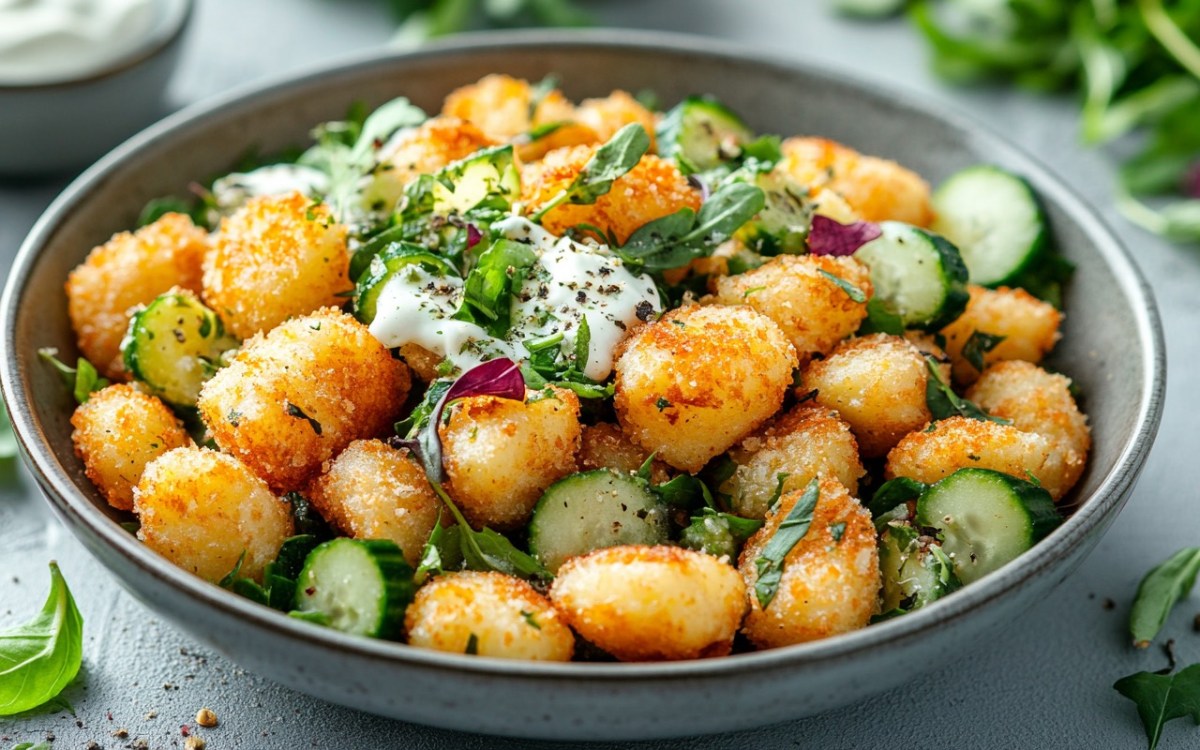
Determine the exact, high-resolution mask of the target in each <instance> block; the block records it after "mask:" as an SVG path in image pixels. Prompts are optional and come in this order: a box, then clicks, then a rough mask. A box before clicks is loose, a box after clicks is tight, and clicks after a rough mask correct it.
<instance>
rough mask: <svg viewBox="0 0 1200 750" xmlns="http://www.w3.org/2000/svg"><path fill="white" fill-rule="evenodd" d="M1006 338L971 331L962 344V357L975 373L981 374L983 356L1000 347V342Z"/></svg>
mask: <svg viewBox="0 0 1200 750" xmlns="http://www.w3.org/2000/svg"><path fill="white" fill-rule="evenodd" d="M1006 338H1008V337H1007V336H1000V335H997V334H993V333H984V332H983V331H971V335H970V336H969V337H968V338H967V342H966V343H965V344H963V348H962V356H963V359H965V360H967V362H969V363H970V364H971V367H974V368H975V371H976V372H983V367H984V362H983V355H985V354H987V353H988V352H990V351H991V350H993V349H995V348H996V347H997V346H999V345H1000V342H1001V341H1004V339H1006Z"/></svg>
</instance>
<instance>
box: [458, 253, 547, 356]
mask: <svg viewBox="0 0 1200 750" xmlns="http://www.w3.org/2000/svg"><path fill="white" fill-rule="evenodd" d="M536 264H537V254H536V253H534V252H533V250H532V249H530V247H529V245H526V244H524V243H521V242H514V241H512V240H505V239H500V240H496V241H495V242H494V243H493V244H492V246H491V247H489V248H488V249H487V250H485V251H484V253H483V254H482V255H480V256H479V262H478V263H477V264H476V266H475V268H473V269H471V272H470V273H469V274H467V279H466V281H465V282H464V284H463V301H462V305H461V306H460V307H459V309H458V312H456V313H455V314H454V319H455V320H465V321H468V322H471V323H477V324H478V325H481V326H483V327H484V328H485V329H487V332H488V333H489V334H491V335H492V336H495V337H496V338H504V337H505V335H506V334H507V333H508V329H509V327H510V326H511V317H512V296H513V293H514V292H515V291H517V290H519V289H520V288H521V282H522V281H524V279H525V276H526V274H527V273H528V272H529V270H530V269H531V268H533V266H534V265H536Z"/></svg>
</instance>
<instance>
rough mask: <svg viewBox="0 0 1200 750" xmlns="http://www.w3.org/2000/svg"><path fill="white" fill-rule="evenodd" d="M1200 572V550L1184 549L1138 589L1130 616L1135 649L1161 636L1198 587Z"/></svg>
mask: <svg viewBox="0 0 1200 750" xmlns="http://www.w3.org/2000/svg"><path fill="white" fill-rule="evenodd" d="M1198 572H1200V547H1187V548H1185V549H1181V550H1179V551H1178V552H1176V553H1175V554H1173V555H1171V556H1170V557H1169V558H1167V559H1166V560H1164V561H1163V562H1161V563H1160V564H1158V565H1157V566H1155V568H1154V569H1153V570H1151V571H1150V572H1149V573H1147V574H1146V576H1145V577H1144V578H1143V579H1142V582H1141V584H1139V585H1138V592H1137V596H1136V597H1135V598H1134V600H1133V609H1132V611H1130V613H1129V635H1130V636H1132V637H1133V645H1135V646H1137V647H1138V648H1146V647H1147V646H1149V645H1150V642H1151V641H1153V640H1154V638H1155V636H1157V635H1158V631H1159V630H1161V629H1162V626H1163V623H1165V622H1166V621H1167V616H1168V615H1170V614H1171V610H1172V609H1173V608H1174V607H1175V604H1176V603H1177V602H1178V601H1179V600H1180V599H1183V598H1184V597H1186V596H1187V595H1188V594H1189V593H1190V592H1191V590H1192V588H1193V587H1194V586H1195V585H1196V574H1197V573H1198Z"/></svg>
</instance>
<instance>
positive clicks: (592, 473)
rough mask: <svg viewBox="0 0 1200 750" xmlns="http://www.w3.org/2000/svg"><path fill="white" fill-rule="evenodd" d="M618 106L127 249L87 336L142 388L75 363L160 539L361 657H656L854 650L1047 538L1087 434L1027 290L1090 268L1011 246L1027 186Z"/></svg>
mask: <svg viewBox="0 0 1200 750" xmlns="http://www.w3.org/2000/svg"><path fill="white" fill-rule="evenodd" d="M589 93H592V94H594V95H593V96H592V97H591V98H587V99H584V100H582V101H579V102H574V101H571V100H569V99H568V98H567V97H566V96H564V94H563V93H562V91H560V90H559V89H558V88H556V84H555V83H554V82H552V81H549V80H547V81H543V82H541V83H537V82H530V81H525V80H521V79H518V78H514V77H511V76H507V75H502V74H496V75H489V76H487V77H485V78H483V79H482V80H480V81H478V82H475V83H472V84H467V85H464V86H463V87H461V88H459V89H457V90H455V91H453V92H450V94H449V95H448V96H447V97H446V99H445V102H444V105H443V107H442V110H441V112H440V113H437V114H435V116H433V117H427V116H426V115H425V113H424V112H421V111H420V110H418V109H416V107H414V106H413V105H412V104H411V103H409V102H407V100H403V99H398V100H395V101H392V102H389V103H388V104H386V105H385V107H386V110H385V112H384V116H381V117H378V118H373V119H368V120H367V121H366V122H363V121H360V120H357V119H354V120H348V121H346V122H335V123H327V124H326V125H324V126H322V127H321V128H319V129H318V131H317V132H319V133H320V134H321V137H320V138H319V139H318V140H317V142H316V143H315V144H314V145H313V146H312V147H311V148H310V149H309V150H308V151H306V152H305V153H304V154H303V155H301V156H300V157H299V158H298V160H297V161H296V163H294V164H290V163H275V164H271V165H269V166H264V167H263V168H262V169H261V171H260V170H250V171H248V172H244V173H238V174H237V175H234V177H236V178H237V179H236V180H232V181H231V182H230V183H229V184H234V183H236V186H237V190H238V191H239V193H238V195H237V196H232V197H231V195H225V194H222V193H221V191H222V190H223V188H222V187H221V184H220V183H218V184H215V185H214V187H213V190H214V196H209V197H206V198H205V199H204V200H203V201H202V202H200V203H198V204H197V205H196V207H195V210H194V211H193V212H192V216H193V218H194V221H193V219H189V218H188V217H186V216H184V215H182V214H167V215H165V216H162V217H160V218H158V219H157V220H156V221H153V222H152V223H150V224H149V225H147V226H144V227H142V228H140V229H137V230H136V231H134V232H132V233H128V232H125V233H121V234H118V235H116V236H114V237H113V238H112V239H110V240H109V241H107V242H105V243H103V244H100V245H99V246H97V247H96V248H95V249H93V250H92V251H91V253H90V254H88V255H87V257H86V259H85V260H84V261H83V262H82V263H81V264H80V265H79V266H78V267H77V268H76V269H75V270H73V271H72V272H71V273H70V276H69V278H68V280H67V283H66V291H67V305H68V313H69V316H70V319H71V322H72V326H73V328H74V333H75V336H76V340H77V342H78V347H79V350H80V352H81V353H82V355H83V356H84V357H85V358H86V359H87V360H89V361H90V362H91V363H93V364H94V365H95V366H96V368H97V369H98V370H99V371H100V373H101V374H104V375H106V376H107V377H108V378H110V379H114V380H119V381H128V382H119V383H118V384H116V385H107V384H106V383H104V382H103V381H98V380H96V378H91V377H89V375H88V370H87V368H86V365H85V363H83V362H80V363H79V364H80V366H79V368H78V370H73V369H72V368H70V367H68V366H67V365H65V364H63V363H57V365H58V367H59V371H60V372H62V373H65V374H67V375H68V376H70V377H72V378H73V382H74V388H73V389H72V390H73V395H74V396H75V397H76V399H77V400H78V401H79V402H81V403H80V405H79V406H78V408H76V409H75V411H74V413H73V415H72V416H71V418H70V419H71V425H72V427H73V429H74V432H73V434H72V439H73V442H74V445H75V450H76V453H77V456H78V457H79V460H80V462H81V468H82V471H83V472H84V473H86V475H87V476H88V477H89V478H90V479H91V481H92V482H93V483H94V484H95V485H96V488H97V490H98V492H99V494H100V495H101V496H103V498H104V499H105V500H106V501H107V502H108V503H109V504H110V505H111V506H112V508H113V509H115V512H117V513H129V514H131V515H130V516H129V520H131V521H136V524H137V526H138V531H137V536H138V538H139V539H141V540H142V541H143V542H144V543H145V544H146V545H147V546H148V547H149V548H151V549H152V550H154V551H156V552H157V553H159V554H160V555H161V556H162V557H163V558H164V559H165V560H166V561H168V562H169V563H171V564H174V565H177V566H179V567H180V568H183V569H184V570H187V571H190V572H192V573H194V574H195V575H198V576H200V577H202V578H204V579H206V580H209V581H213V582H219V583H220V584H221V585H223V586H227V587H229V588H231V589H232V590H233V591H235V592H236V593H238V594H241V595H243V596H247V597H250V598H252V599H255V600H256V601H259V602H260V603H262V604H265V605H266V606H270V607H274V608H276V609H279V610H282V611H290V610H293V609H295V610H298V612H297V613H296V614H299V615H302V616H303V618H304V619H306V620H310V621H312V622H315V623H318V624H321V625H323V626H326V627H332V628H337V629H340V630H342V631H345V632H347V633H352V634H356V635H363V636H369V637H375V638H384V639H393V640H400V641H404V642H405V643H407V644H408V645H409V646H411V647H414V648H424V649H432V650H437V651H443V652H449V653H456V654H467V655H476V656H483V657H492V658H501V659H523V660H531V661H568V660H572V659H574V660H596V659H604V660H612V659H616V660H618V661H623V662H636V661H666V660H684V659H702V658H712V657H725V656H728V655H729V654H731V653H734V652H740V651H744V650H750V649H768V648H778V647H786V646H790V645H793V644H799V643H804V642H808V641H812V640H817V639H821V638H830V637H836V636H838V635H839V634H842V633H847V632H849V631H852V630H856V629H859V628H863V627H866V626H868V625H869V624H870V623H871V622H874V621H876V620H877V619H879V618H890V617H897V616H902V615H904V614H906V613H908V612H911V611H913V610H915V609H919V608H920V607H923V606H926V605H928V604H929V603H931V602H933V601H935V600H937V599H938V598H940V597H942V596H946V595H951V594H952V593H953V591H954V590H956V589H957V588H959V587H960V586H962V585H963V584H964V583H966V584H968V585H969V584H971V582H972V581H974V580H975V579H976V578H978V577H980V576H984V575H986V574H987V572H988V571H990V570H992V569H995V568H996V567H999V566H1001V565H1004V564H1005V563H1006V562H1008V560H1009V559H1011V558H1012V557H1014V556H1016V555H1019V554H1021V553H1022V552H1023V551H1024V550H1026V549H1028V548H1029V547H1031V546H1032V545H1034V544H1036V543H1037V542H1038V540H1039V539H1040V538H1041V537H1042V536H1044V535H1045V534H1047V533H1049V532H1050V530H1051V529H1052V528H1053V526H1054V525H1055V523H1056V522H1057V520H1058V519H1059V518H1060V517H1061V513H1062V511H1061V510H1058V509H1056V506H1055V505H1054V501H1061V500H1063V499H1064V498H1065V497H1068V496H1069V494H1070V492H1071V491H1072V488H1073V487H1075V486H1076V485H1077V484H1079V483H1080V482H1082V481H1084V477H1085V476H1086V472H1087V458H1088V454H1089V452H1090V450H1091V432H1090V428H1089V425H1088V420H1087V416H1086V415H1085V414H1084V412H1083V411H1082V410H1081V409H1080V406H1079V403H1078V402H1077V391H1076V390H1075V388H1074V386H1073V384H1072V382H1071V380H1070V379H1069V378H1068V377H1067V376H1065V375H1059V374H1055V373H1053V372H1051V371H1049V370H1048V369H1044V368H1043V366H1042V364H1041V363H1043V362H1044V361H1048V362H1050V363H1051V365H1047V366H1053V363H1054V360H1053V359H1049V360H1047V359H1046V358H1047V357H1052V349H1053V347H1054V345H1055V343H1056V342H1057V341H1058V339H1059V337H1060V335H1061V334H1060V332H1059V327H1060V323H1061V320H1062V314H1061V313H1060V312H1059V311H1058V310H1057V309H1056V308H1055V307H1054V305H1053V304H1051V303H1050V302H1047V301H1043V300H1041V299H1038V298H1036V297H1035V296H1033V294H1032V293H1031V292H1030V291H1027V290H1026V289H1023V288H1021V287H1020V285H1018V284H1016V283H1014V281H1013V280H1014V279H1021V280H1024V281H1026V282H1027V283H1028V285H1029V288H1030V289H1047V288H1050V286H1052V285H1054V284H1061V283H1062V277H1061V268H1062V265H1063V264H1054V263H1049V264H1048V265H1047V268H1050V267H1051V266H1054V267H1053V268H1052V269H1051V270H1049V271H1046V272H1045V273H1046V274H1048V275H1047V276H1046V278H1044V279H1041V278H1040V277H1039V276H1038V274H1039V273H1041V271H1039V263H1043V262H1046V261H1047V260H1049V261H1053V260H1054V259H1053V257H1052V256H1051V253H1052V252H1053V251H1052V248H1048V247H1045V246H1043V245H1042V244H1041V240H1040V239H1039V240H1038V244H1037V245H1036V247H1035V246H1033V245H1029V244H1027V243H1026V244H1022V242H1021V241H1020V240H1019V239H1015V238H1019V237H1020V236H1026V235H1030V236H1033V235H1036V236H1037V237H1038V238H1043V237H1048V236H1050V235H1051V233H1050V232H1049V230H1048V229H1047V228H1046V227H1033V229H1037V230H1038V231H1036V232H1026V233H1024V234H1022V233H1021V232H1012V231H1008V229H1009V228H1010V227H1009V224H1011V221H1009V219H1012V218H1013V217H1026V218H1027V217H1030V216H1033V217H1041V216H1042V214H1041V212H1040V211H1037V210H1036V206H1035V205H1031V204H1028V203H1025V204H1021V205H1015V204H1014V205H1005V204H1003V202H1001V204H999V205H995V206H989V210H988V211H987V212H981V213H979V214H978V215H977V214H976V212H974V208H973V206H974V205H975V204H974V203H973V201H975V200H976V199H977V198H978V196H980V195H990V193H989V191H988V189H987V186H988V185H993V186H995V185H1002V184H1008V185H1009V186H1010V187H1012V186H1014V185H1017V186H1019V187H1020V188H1021V189H1020V190H1015V189H1014V190H1007V191H1000V192H1001V193H1003V195H1005V196H1008V197H1007V198H1005V199H1004V200H1008V201H1015V200H1027V201H1033V200H1034V199H1033V197H1032V195H1031V194H1030V192H1029V190H1028V189H1027V187H1025V186H1024V183H1023V182H1021V181H1020V178H1019V177H1017V176H1015V175H1011V174H1008V173H1006V172H1003V171H1002V170H999V169H998V168H994V167H978V168H972V169H970V170H964V172H962V173H960V174H959V175H956V176H954V177H953V178H952V179H950V180H949V181H947V182H946V183H943V185H941V186H940V187H939V188H938V191H937V192H935V193H934V194H933V195H932V196H931V192H930V187H929V185H928V184H927V183H926V182H925V181H924V180H923V179H922V178H921V177H920V176H919V175H918V174H917V173H916V172H914V171H912V170H911V169H909V168H907V167H905V166H901V165H899V164H897V163H895V162H892V161H889V160H886V159H883V158H879V157H875V156H871V155H867V154H863V153H860V152H859V151H858V150H856V149H854V148H852V147H851V146H849V145H846V144H842V143H839V142H836V141H833V140H829V139H826V138H817V137H801V136H796V137H789V138H784V139H776V138H771V137H767V138H763V137H760V135H759V134H757V133H755V132H754V131H753V130H752V129H751V128H750V127H749V126H748V125H747V124H746V123H745V122H744V121H742V120H741V118H740V117H738V115H737V114H736V113H734V112H732V111H731V110H729V109H728V108H727V107H725V106H724V105H723V104H721V103H720V102H718V101H716V100H715V99H713V98H712V97H705V96H696V97H690V98H688V99H685V100H684V101H682V102H680V103H679V104H677V105H676V106H675V107H673V108H672V109H670V110H669V111H667V112H658V111H655V110H654V109H652V108H650V107H648V106H647V105H646V104H644V103H643V102H642V101H639V99H640V98H641V96H640V95H639V97H637V98H635V97H634V96H632V95H630V94H629V93H628V92H625V91H613V92H609V93H606V92H602V91H599V92H589ZM385 122H386V123H388V124H387V125H385V124H384V123H385ZM981 181H982V182H981ZM955 191H959V192H958V193H957V194H955ZM234 197H236V200H234V199H233V198H234ZM935 208H936V213H937V218H938V222H936V223H935V222H934V221H933V220H934V214H935ZM1006 217H1007V218H1006ZM1014 220H1015V219H1014ZM1021 220H1022V221H1024V220H1026V219H1021ZM1037 220H1038V221H1043V220H1044V219H1041V218H1038V219H1037ZM988 222H993V224H988ZM997 222H998V223H997ZM931 224H932V225H935V226H941V225H943V224H944V225H946V226H960V227H961V226H969V227H971V228H972V230H973V231H974V230H978V232H977V233H976V234H978V236H979V237H985V238H987V240H986V243H985V244H986V248H983V249H981V247H977V246H970V247H968V246H964V247H961V248H960V247H958V246H956V245H954V244H953V243H951V242H950V241H949V240H947V239H946V238H944V237H940V236H938V235H936V234H934V233H933V232H932V231H931V230H929V227H930V226H931ZM97 239H102V238H97ZM985 250H986V253H990V255H988V256H987V257H984V255H983V253H984V252H985ZM964 258H969V259H970V261H971V262H970V264H968V263H967V262H966V260H964ZM968 265H970V266H971V267H972V268H976V269H978V268H986V269H987V270H988V272H989V273H990V274H992V276H991V277H989V278H990V279H991V281H994V282H995V283H990V282H989V283H986V284H985V283H984V281H987V280H982V279H978V278H977V279H976V281H977V282H979V283H976V284H970V283H969V282H970V280H971V279H970V276H969V271H968V270H967V269H968ZM1049 274H1052V276H1051V275H1049ZM1039 280H1040V281H1041V282H1047V283H1050V286H1047V283H1039ZM1001 282H1003V283H1005V284H1007V286H1000V283H1001ZM47 356H48V354H47ZM127 363H128V366H127ZM73 372H74V373H77V374H75V375H72V373H73ZM93 374H94V373H93ZM95 383H98V384H99V385H107V387H102V388H101V387H98V386H96V385H93V384H95ZM956 389H957V390H956ZM89 391H94V392H90V393H89ZM150 394H157V395H150ZM159 397H161V400H160V398H159ZM1057 507H1058V508H1068V507H1070V504H1069V503H1067V504H1062V505H1060V506H1057ZM963 518H968V519H970V522H968V523H963V522H962V519H963ZM1014 529H1015V530H1016V531H1014ZM997 539H999V540H1001V541H1000V542H997V541H996V540H997ZM998 550H1000V551H999V552H998ZM1006 556H1007V557H1006ZM968 561H969V564H968ZM734 658H736V657H734Z"/></svg>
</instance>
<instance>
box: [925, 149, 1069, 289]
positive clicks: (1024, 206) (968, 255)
mask: <svg viewBox="0 0 1200 750" xmlns="http://www.w3.org/2000/svg"><path fill="white" fill-rule="evenodd" d="M933 210H934V212H935V213H936V214H937V218H936V219H934V222H933V231H935V232H937V233H938V234H940V235H942V236H944V237H945V238H946V239H948V240H950V241H951V242H953V243H954V244H955V245H956V246H957V247H958V249H959V252H960V253H961V254H962V259H963V261H964V262H965V263H966V264H967V268H968V269H970V272H971V283H973V284H980V285H982V286H999V285H1001V284H1007V283H1010V282H1012V281H1013V280H1014V279H1015V278H1016V277H1017V276H1018V275H1019V274H1020V273H1021V272H1022V271H1024V270H1025V269H1026V268H1027V267H1028V266H1029V265H1030V264H1031V263H1033V261H1034V260H1035V259H1036V258H1037V257H1038V255H1039V254H1040V253H1041V252H1042V250H1043V248H1045V246H1046V217H1045V215H1044V214H1043V213H1042V207H1041V205H1040V204H1039V203H1038V200H1037V197H1036V196H1035V195H1034V194H1033V189H1032V188H1030V187H1029V183H1027V182H1025V180H1023V179H1022V178H1020V177H1018V176H1017V175H1015V174H1012V173H1011V172H1006V171H1005V170H1003V169H1000V168H999V167H993V166H989V165H979V166H975V167H968V168H967V169H964V170H962V171H961V172H957V173H955V174H954V175H953V176H951V177H950V179H948V180H946V181H945V182H944V183H942V185H941V186H940V187H939V188H938V189H937V190H936V191H935V192H934V194H933Z"/></svg>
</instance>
